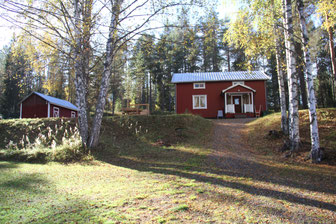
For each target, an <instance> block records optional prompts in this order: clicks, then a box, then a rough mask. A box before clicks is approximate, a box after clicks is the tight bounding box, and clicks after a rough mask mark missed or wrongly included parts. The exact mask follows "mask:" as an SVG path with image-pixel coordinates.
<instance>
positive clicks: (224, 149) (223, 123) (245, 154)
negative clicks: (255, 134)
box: [210, 118, 265, 177]
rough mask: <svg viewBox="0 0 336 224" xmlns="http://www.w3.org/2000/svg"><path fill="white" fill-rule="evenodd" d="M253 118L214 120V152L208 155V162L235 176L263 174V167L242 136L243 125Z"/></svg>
mask: <svg viewBox="0 0 336 224" xmlns="http://www.w3.org/2000/svg"><path fill="white" fill-rule="evenodd" d="M253 120H254V119H253V118H250V119H225V120H215V121H214V123H215V130H214V136H213V150H214V152H213V154H211V155H210V162H211V163H214V164H216V166H217V167H219V168H220V169H222V170H224V171H229V172H230V173H232V174H235V176H254V177H255V176H258V177H262V176H264V174H265V167H263V166H260V165H259V163H258V162H257V161H256V160H257V158H256V155H254V154H253V153H251V152H250V148H249V147H250V146H249V145H248V143H247V142H245V141H244V139H243V138H242V131H243V130H244V128H245V125H246V124H247V123H248V122H250V121H253Z"/></svg>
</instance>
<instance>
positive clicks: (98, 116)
mask: <svg viewBox="0 0 336 224" xmlns="http://www.w3.org/2000/svg"><path fill="white" fill-rule="evenodd" d="M122 3H123V0H115V1H112V0H111V4H112V12H111V21H110V27H109V37H108V40H107V43H106V57H105V62H104V71H103V75H102V80H101V86H100V90H99V95H98V99H97V105H96V112H95V116H94V119H93V124H92V131H91V135H90V140H89V147H90V148H92V147H95V146H97V145H98V141H99V135H100V127H101V122H102V119H103V114H104V107H105V103H106V94H107V90H108V87H109V84H110V78H111V64H112V60H113V56H114V53H115V52H114V50H115V47H116V39H117V26H118V19H119V14H120V8H121V5H122Z"/></svg>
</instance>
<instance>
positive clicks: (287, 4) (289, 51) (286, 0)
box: [282, 0, 300, 151]
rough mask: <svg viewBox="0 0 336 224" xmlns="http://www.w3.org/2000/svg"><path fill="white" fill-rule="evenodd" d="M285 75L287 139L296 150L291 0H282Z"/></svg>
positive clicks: (297, 130)
mask: <svg viewBox="0 0 336 224" xmlns="http://www.w3.org/2000/svg"><path fill="white" fill-rule="evenodd" d="M282 2H283V12H284V20H283V21H284V27H285V43H286V60H287V76H288V91H289V140H290V149H291V151H297V150H298V149H299V146H300V132H299V104H298V77H297V73H296V59H295V46H294V31H293V16H292V2H291V0H283V1H282Z"/></svg>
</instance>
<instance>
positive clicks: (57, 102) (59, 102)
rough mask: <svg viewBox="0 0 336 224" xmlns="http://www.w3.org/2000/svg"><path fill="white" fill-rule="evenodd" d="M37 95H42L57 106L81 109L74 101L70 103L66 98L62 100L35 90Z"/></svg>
mask: <svg viewBox="0 0 336 224" xmlns="http://www.w3.org/2000/svg"><path fill="white" fill-rule="evenodd" d="M34 93H35V94H36V95H38V96H40V97H42V98H43V99H45V100H46V101H48V102H49V103H51V104H54V105H56V106H60V107H64V108H68V109H70V110H76V111H79V109H78V108H77V107H76V106H75V105H73V104H72V103H70V102H69V101H66V100H61V99H58V98H55V97H52V96H47V95H44V94H42V93H38V92H34Z"/></svg>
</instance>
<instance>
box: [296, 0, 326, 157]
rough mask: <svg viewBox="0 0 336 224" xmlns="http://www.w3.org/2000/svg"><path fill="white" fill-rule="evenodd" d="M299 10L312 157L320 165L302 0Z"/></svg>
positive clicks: (313, 94) (298, 4) (298, 3)
mask: <svg viewBox="0 0 336 224" xmlns="http://www.w3.org/2000/svg"><path fill="white" fill-rule="evenodd" d="M297 7H298V8H297V9H298V12H299V17H300V27H301V36H302V44H303V56H304V61H305V73H306V82H307V88H308V107H309V120H310V139H311V157H312V162H313V163H318V162H320V161H321V159H322V158H321V153H320V139H319V132H318V124H317V114H316V98H315V90H314V82H313V74H312V70H313V65H312V62H311V58H310V51H309V47H308V42H309V38H308V31H307V26H306V19H305V17H304V14H303V10H304V6H303V1H302V0H297Z"/></svg>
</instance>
